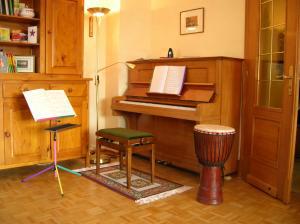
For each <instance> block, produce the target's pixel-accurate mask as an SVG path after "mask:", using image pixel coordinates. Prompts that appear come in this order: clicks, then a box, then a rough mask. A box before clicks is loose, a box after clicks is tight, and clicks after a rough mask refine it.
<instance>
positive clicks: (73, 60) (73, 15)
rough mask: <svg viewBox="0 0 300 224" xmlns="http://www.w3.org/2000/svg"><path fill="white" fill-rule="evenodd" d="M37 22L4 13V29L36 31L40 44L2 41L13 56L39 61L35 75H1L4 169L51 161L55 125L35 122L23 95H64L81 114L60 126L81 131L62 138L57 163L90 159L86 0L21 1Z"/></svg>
mask: <svg viewBox="0 0 300 224" xmlns="http://www.w3.org/2000/svg"><path fill="white" fill-rule="evenodd" d="M20 2H22V3H26V4H27V5H28V7H29V8H33V9H34V12H35V17H34V18H25V17H21V16H16V15H3V14H0V27H4V28H8V29H10V30H11V31H12V30H21V31H22V32H24V33H27V29H28V27H29V26H37V28H38V42H37V43H34V44H32V43H28V42H20V41H19V42H17V41H0V49H3V50H4V51H5V52H9V53H12V54H13V55H21V56H34V57H35V70H34V72H30V73H26V74H22V73H15V72H11V74H0V169H4V168H9V167H17V166H23V165H31V164H36V163H42V162H47V161H48V162H49V161H51V160H52V154H53V146H52V145H51V136H50V133H49V132H48V131H45V130H44V129H45V128H48V127H50V126H53V125H55V124H57V123H56V122H53V121H52V122H50V121H46V122H34V120H33V119H32V115H31V113H30V111H29V108H28V106H27V103H26V102H25V100H24V97H23V94H22V92H23V91H27V90H32V89H39V88H42V89H61V90H64V91H65V92H66V94H67V96H68V97H69V100H70V101H71V104H72V106H73V107H74V110H75V112H76V114H77V116H76V117H73V118H64V119H61V122H60V123H76V124H80V127H78V128H74V129H71V130H68V131H65V132H63V133H60V134H59V149H60V151H59V153H58V159H59V160H65V159H74V158H80V157H85V156H86V151H87V148H88V124H87V123H88V81H89V80H88V79H83V78H82V64H83V0H20Z"/></svg>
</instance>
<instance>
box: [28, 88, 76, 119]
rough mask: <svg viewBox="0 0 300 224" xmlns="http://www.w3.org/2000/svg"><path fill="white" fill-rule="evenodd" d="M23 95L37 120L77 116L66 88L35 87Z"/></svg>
mask: <svg viewBox="0 0 300 224" xmlns="http://www.w3.org/2000/svg"><path fill="white" fill-rule="evenodd" d="M23 95H24V97H25V99H26V101H27V104H28V106H29V109H30V111H31V114H32V116H33V119H34V120H35V121H43V120H53V119H57V118H62V117H73V116H76V113H75V111H74V110H73V107H72V105H71V103H70V101H69V99H68V97H67V95H66V94H65V92H64V90H44V89H35V90H30V91H25V92H23Z"/></svg>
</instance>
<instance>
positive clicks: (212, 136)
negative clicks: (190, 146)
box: [194, 124, 235, 204]
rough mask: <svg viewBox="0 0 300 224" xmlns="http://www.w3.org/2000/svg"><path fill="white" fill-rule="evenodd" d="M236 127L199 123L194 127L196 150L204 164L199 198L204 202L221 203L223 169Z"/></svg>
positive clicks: (200, 161) (201, 162)
mask: <svg viewBox="0 0 300 224" xmlns="http://www.w3.org/2000/svg"><path fill="white" fill-rule="evenodd" d="M234 134H235V129H234V128H231V127H227V126H221V125H206V124H199V125H196V126H195V127H194V139H195V152H196V155H197V158H198V161H199V163H200V164H201V165H202V166H203V169H202V172H201V180H200V186H199V189H198V196H197V200H198V201H199V202H202V203H204V204H220V203H222V201H223V195H222V171H223V167H224V163H225V162H226V160H227V159H228V157H229V155H230V151H231V147H232V143H233V138H234Z"/></svg>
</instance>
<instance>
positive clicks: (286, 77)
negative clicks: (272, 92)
mask: <svg viewBox="0 0 300 224" xmlns="http://www.w3.org/2000/svg"><path fill="white" fill-rule="evenodd" d="M282 77H283V79H293V78H294V77H293V76H289V75H284V76H282Z"/></svg>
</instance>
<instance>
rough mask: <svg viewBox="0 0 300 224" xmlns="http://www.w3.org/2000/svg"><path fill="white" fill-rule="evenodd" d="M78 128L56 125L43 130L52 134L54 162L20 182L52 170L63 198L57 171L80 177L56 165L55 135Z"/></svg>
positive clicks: (78, 174)
mask: <svg viewBox="0 0 300 224" xmlns="http://www.w3.org/2000/svg"><path fill="white" fill-rule="evenodd" d="M79 126H80V125H79V124H70V123H67V124H63V125H57V126H54V127H50V128H46V129H45V130H47V131H49V132H51V133H53V149H54V153H53V156H54V161H53V164H52V165H50V166H49V167H47V168H45V169H43V170H41V171H39V172H37V173H35V174H32V175H30V176H28V177H26V178H24V179H23V180H22V182H26V181H28V180H30V179H32V178H34V177H37V176H39V175H41V174H43V173H45V172H47V171H48V170H51V169H52V170H53V171H55V173H54V174H55V177H57V180H58V184H59V188H60V193H61V196H62V197H63V196H64V192H63V189H62V185H61V181H60V178H59V173H58V169H61V170H64V171H67V172H69V173H72V174H75V175H77V176H81V174H80V173H77V172H75V171H73V170H70V169H68V168H66V167H63V166H61V165H58V164H57V155H56V153H57V151H58V148H57V135H58V133H59V132H62V131H65V130H69V129H71V128H77V127H79Z"/></svg>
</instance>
